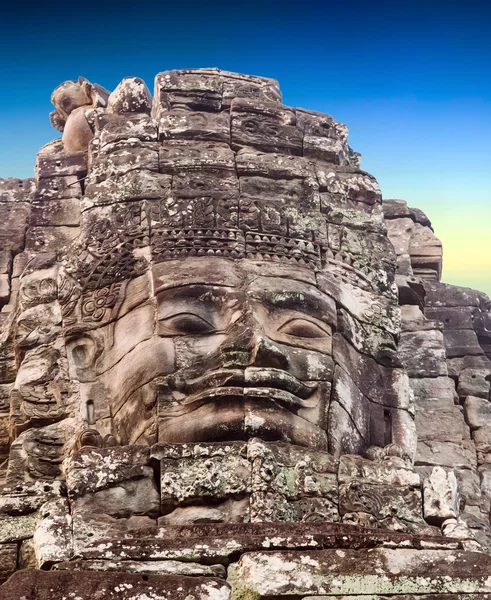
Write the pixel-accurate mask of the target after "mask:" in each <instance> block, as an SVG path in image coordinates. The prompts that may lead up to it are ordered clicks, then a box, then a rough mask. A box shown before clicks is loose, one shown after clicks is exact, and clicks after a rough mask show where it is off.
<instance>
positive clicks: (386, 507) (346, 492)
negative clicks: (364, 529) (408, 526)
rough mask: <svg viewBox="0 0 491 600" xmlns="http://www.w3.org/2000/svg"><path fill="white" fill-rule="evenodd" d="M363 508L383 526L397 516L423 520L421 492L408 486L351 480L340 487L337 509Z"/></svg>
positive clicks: (417, 521) (405, 518) (405, 519)
mask: <svg viewBox="0 0 491 600" xmlns="http://www.w3.org/2000/svg"><path fill="white" fill-rule="evenodd" d="M355 512H364V513H368V514H370V515H372V516H373V517H375V519H376V521H379V522H381V523H382V526H384V525H385V526H386V523H385V521H386V520H389V521H390V520H392V519H397V520H400V521H404V522H410V523H411V522H412V523H419V522H422V520H423V506H422V501H421V492H420V490H418V489H414V488H410V487H397V486H388V485H376V484H365V483H358V482H351V483H348V484H342V485H340V487H339V513H340V515H341V516H343V515H345V514H347V513H355Z"/></svg>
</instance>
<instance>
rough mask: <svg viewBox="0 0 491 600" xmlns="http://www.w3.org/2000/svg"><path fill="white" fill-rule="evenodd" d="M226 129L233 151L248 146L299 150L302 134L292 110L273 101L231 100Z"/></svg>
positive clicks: (292, 152)
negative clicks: (296, 125) (228, 129)
mask: <svg viewBox="0 0 491 600" xmlns="http://www.w3.org/2000/svg"><path fill="white" fill-rule="evenodd" d="M230 131H231V145H232V150H235V151H237V150H240V149H241V148H245V147H250V148H255V149H256V150H260V151H263V152H278V153H280V154H290V155H301V154H302V137H301V134H300V132H299V131H298V129H297V128H296V127H295V113H294V112H293V111H292V110H291V109H289V108H287V107H285V106H282V105H278V104H276V103H274V102H257V101H254V100H247V99H242V98H240V99H235V100H233V101H232V103H231V107H230Z"/></svg>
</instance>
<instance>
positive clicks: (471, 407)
mask: <svg viewBox="0 0 491 600" xmlns="http://www.w3.org/2000/svg"><path fill="white" fill-rule="evenodd" d="M464 414H465V420H466V421H467V423H468V424H469V426H470V427H471V429H475V428H476V427H486V426H490V425H491V402H490V401H489V400H485V399H484V398H478V397H477V396H467V398H466V399H465V403H464Z"/></svg>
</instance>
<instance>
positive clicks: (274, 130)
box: [264, 125, 280, 135]
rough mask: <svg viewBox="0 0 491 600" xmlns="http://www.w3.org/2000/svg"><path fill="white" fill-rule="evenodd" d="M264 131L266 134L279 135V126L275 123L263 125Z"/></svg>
mask: <svg viewBox="0 0 491 600" xmlns="http://www.w3.org/2000/svg"><path fill="white" fill-rule="evenodd" d="M264 133H266V134H267V135H279V133H280V128H279V127H278V126H277V125H265V127H264Z"/></svg>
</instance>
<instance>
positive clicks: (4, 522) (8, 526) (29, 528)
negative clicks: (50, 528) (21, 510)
mask: <svg viewBox="0 0 491 600" xmlns="http://www.w3.org/2000/svg"><path fill="white" fill-rule="evenodd" d="M37 519H38V515H37V513H33V514H31V515H24V516H20V517H11V516H5V515H4V516H2V517H0V544H4V543H6V542H19V541H21V540H25V539H27V538H30V537H32V536H33V535H34V528H35V526H36V521H37Z"/></svg>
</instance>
